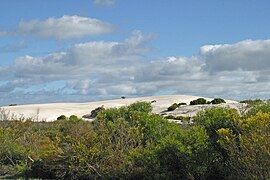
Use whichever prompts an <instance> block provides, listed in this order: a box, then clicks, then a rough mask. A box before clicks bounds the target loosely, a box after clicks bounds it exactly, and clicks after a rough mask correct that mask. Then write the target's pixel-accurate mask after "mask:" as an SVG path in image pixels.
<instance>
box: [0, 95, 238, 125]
mask: <svg viewBox="0 0 270 180" xmlns="http://www.w3.org/2000/svg"><path fill="white" fill-rule="evenodd" d="M197 98H199V97H198V96H184V95H163V96H151V97H140V98H126V99H116V100H107V101H98V102H86V103H51V104H30V105H18V106H5V107H2V108H3V109H5V110H7V111H9V112H10V113H11V114H14V115H16V116H17V117H18V116H23V117H25V118H34V119H36V120H39V121H42V120H44V121H53V120H56V118H57V117H59V116H60V115H66V116H70V115H76V116H78V117H82V116H83V115H85V114H90V112H91V111H92V110H93V109H95V108H97V107H99V106H102V105H104V107H105V108H111V107H120V106H127V105H129V104H132V103H134V102H141V101H146V102H151V101H153V100H155V101H156V102H154V103H152V106H153V112H155V113H161V112H162V111H165V110H167V108H168V107H169V106H170V105H171V104H173V103H181V102H183V103H187V104H189V102H190V101H192V100H195V99H197ZM205 99H206V100H208V101H209V100H212V99H211V98H205ZM226 102H227V103H236V102H235V101H230V100H226Z"/></svg>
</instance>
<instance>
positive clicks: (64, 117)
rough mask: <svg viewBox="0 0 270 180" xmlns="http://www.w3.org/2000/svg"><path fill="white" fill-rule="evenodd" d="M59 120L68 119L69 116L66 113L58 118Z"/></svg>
mask: <svg viewBox="0 0 270 180" xmlns="http://www.w3.org/2000/svg"><path fill="white" fill-rule="evenodd" d="M57 120H67V117H66V116H65V115H61V116H59V117H58V118H57Z"/></svg>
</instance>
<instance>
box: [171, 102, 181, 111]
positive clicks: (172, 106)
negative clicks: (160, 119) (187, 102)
mask: <svg viewBox="0 0 270 180" xmlns="http://www.w3.org/2000/svg"><path fill="white" fill-rule="evenodd" d="M178 107H179V105H178V104H177V103H173V104H172V105H171V106H170V107H168V111H174V110H175V109H176V108H178Z"/></svg>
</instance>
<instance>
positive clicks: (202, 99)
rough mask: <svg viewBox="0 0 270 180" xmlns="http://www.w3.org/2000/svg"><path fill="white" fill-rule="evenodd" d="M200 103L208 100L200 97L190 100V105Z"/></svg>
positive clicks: (205, 102)
mask: <svg viewBox="0 0 270 180" xmlns="http://www.w3.org/2000/svg"><path fill="white" fill-rule="evenodd" d="M198 104H207V101H206V99H204V98H198V99H195V100H193V101H190V103H189V105H198Z"/></svg>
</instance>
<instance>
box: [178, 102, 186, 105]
mask: <svg viewBox="0 0 270 180" xmlns="http://www.w3.org/2000/svg"><path fill="white" fill-rule="evenodd" d="M185 105H187V103H183V102H182V103H178V106H185Z"/></svg>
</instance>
